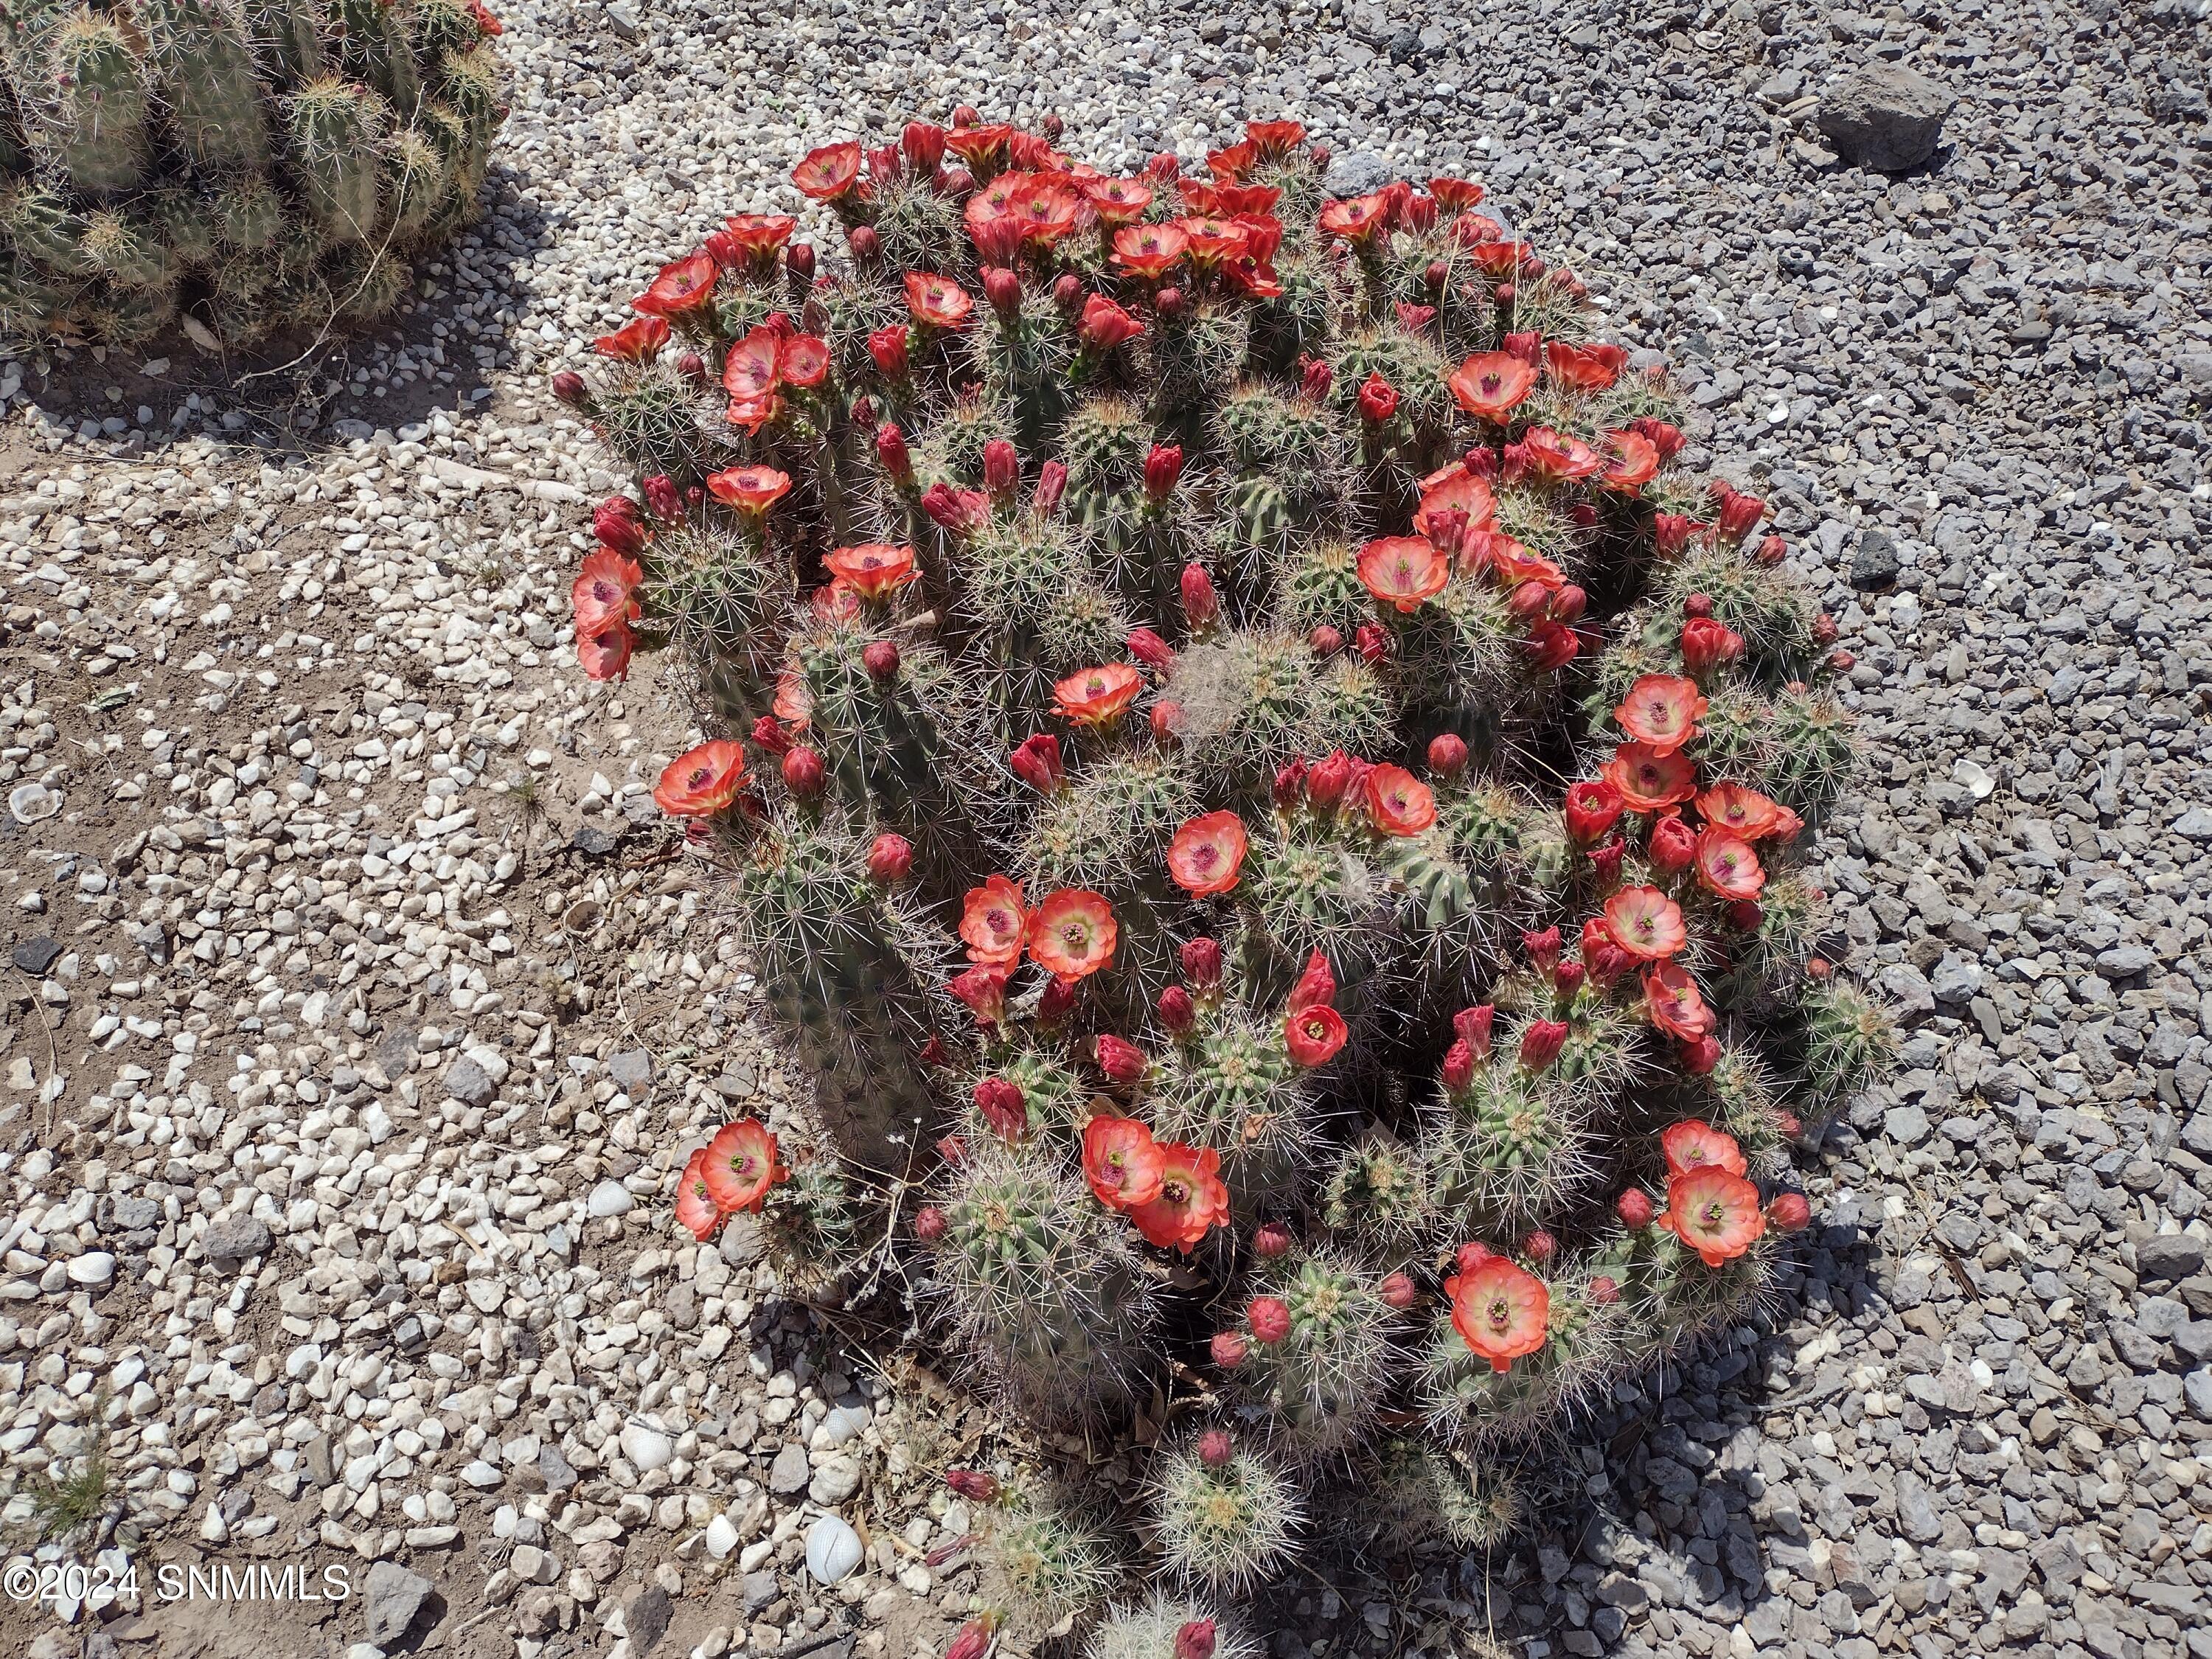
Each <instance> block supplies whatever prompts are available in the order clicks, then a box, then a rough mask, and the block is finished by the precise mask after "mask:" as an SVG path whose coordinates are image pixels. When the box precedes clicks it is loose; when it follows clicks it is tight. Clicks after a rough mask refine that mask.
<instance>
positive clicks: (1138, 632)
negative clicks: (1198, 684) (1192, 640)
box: [1122, 628, 1175, 668]
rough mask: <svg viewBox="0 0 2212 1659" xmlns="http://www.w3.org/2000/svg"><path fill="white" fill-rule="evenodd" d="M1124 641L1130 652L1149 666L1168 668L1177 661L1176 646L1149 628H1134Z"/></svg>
mask: <svg viewBox="0 0 2212 1659" xmlns="http://www.w3.org/2000/svg"><path fill="white" fill-rule="evenodd" d="M1122 643H1123V644H1124V645H1125V646H1127V648H1128V652H1129V654H1130V655H1131V656H1133V657H1134V658H1135V659H1137V660H1138V661H1139V662H1140V663H1142V664H1144V665H1145V666H1146V667H1147V668H1166V667H1169V666H1170V665H1172V664H1173V663H1174V661H1175V650H1174V647H1171V646H1170V645H1169V644H1168V642H1167V641H1165V640H1164V639H1162V638H1161V637H1160V636H1159V635H1157V634H1155V633H1154V632H1152V629H1149V628H1133V629H1130V630H1129V636H1128V638H1127V640H1125V641H1122Z"/></svg>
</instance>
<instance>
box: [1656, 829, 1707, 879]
mask: <svg viewBox="0 0 2212 1659" xmlns="http://www.w3.org/2000/svg"><path fill="white" fill-rule="evenodd" d="M1650 853H1651V864H1652V867H1653V868H1654V869H1656V870H1658V871H1660V872H1662V873H1663V874H1666V875H1670V876H1671V875H1673V874H1674V873H1675V872H1677V871H1680V870H1686V869H1688V868H1689V867H1690V861H1691V860H1692V859H1694V858H1696V857H1697V856H1698V832H1697V831H1696V830H1694V829H1691V828H1690V826H1689V825H1688V824H1687V823H1685V822H1684V821H1683V820H1682V819H1681V818H1680V817H1664V818H1662V819H1660V820H1659V822H1658V823H1655V824H1653V825H1652V826H1651V848H1650Z"/></svg>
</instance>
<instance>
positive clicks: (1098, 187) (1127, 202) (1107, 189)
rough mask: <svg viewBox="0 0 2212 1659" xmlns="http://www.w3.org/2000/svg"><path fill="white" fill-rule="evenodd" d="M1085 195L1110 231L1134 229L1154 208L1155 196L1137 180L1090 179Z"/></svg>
mask: <svg viewBox="0 0 2212 1659" xmlns="http://www.w3.org/2000/svg"><path fill="white" fill-rule="evenodd" d="M1083 195H1084V198H1085V200H1086V201H1088V202H1089V203H1090V204H1091V207H1092V209H1093V210H1095V211H1096V212H1097V215H1098V222H1099V223H1100V224H1102V225H1104V226H1106V227H1107V228H1109V229H1118V228H1121V226H1124V225H1133V224H1134V223H1136V222H1137V221H1138V220H1139V219H1141V218H1143V217H1144V216H1145V210H1146V208H1148V207H1150V206H1152V191H1150V190H1149V189H1147V188H1146V185H1144V183H1143V182H1142V181H1141V180H1139V179H1085V180H1084V182H1083Z"/></svg>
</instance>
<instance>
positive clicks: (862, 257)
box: [845, 225, 884, 265]
mask: <svg viewBox="0 0 2212 1659" xmlns="http://www.w3.org/2000/svg"><path fill="white" fill-rule="evenodd" d="M845 241H846V245H847V246H849V247H850V248H851V249H852V250H853V260H854V264H863V265H872V264H875V262H876V261H877V259H878V258H880V257H881V256H882V254H883V251H884V239H883V238H882V237H880V236H878V235H877V234H876V228H875V227H874V226H873V225H854V227H853V228H852V229H851V230H850V231H848V233H846V236H845Z"/></svg>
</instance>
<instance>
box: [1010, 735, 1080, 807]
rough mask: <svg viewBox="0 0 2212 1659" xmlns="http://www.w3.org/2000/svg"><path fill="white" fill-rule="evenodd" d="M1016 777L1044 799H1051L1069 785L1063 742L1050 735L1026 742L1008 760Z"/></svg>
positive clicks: (1025, 739) (1037, 736) (1025, 740)
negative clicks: (1046, 796)
mask: <svg viewBox="0 0 2212 1659" xmlns="http://www.w3.org/2000/svg"><path fill="white" fill-rule="evenodd" d="M1007 763H1008V764H1009V765H1011V766H1012V768H1013V769H1014V775H1015V776H1016V777H1018V778H1019V779H1020V780H1021V781H1023V782H1024V783H1026V784H1027V785H1029V787H1030V788H1032V789H1034V790H1036V792H1037V793H1039V794H1041V795H1049V794H1052V793H1054V792H1055V791H1056V790H1058V789H1059V787H1060V785H1061V784H1063V783H1065V782H1066V781H1067V768H1066V765H1065V764H1064V763H1062V762H1061V760H1060V739H1059V738H1056V737H1054V735H1053V734H1052V733H1051V732H1038V733H1037V734H1036V736H1035V737H1032V738H1024V739H1023V741H1022V744H1021V746H1020V747H1019V748H1018V749H1017V750H1014V752H1013V753H1012V755H1010V756H1008V757H1007Z"/></svg>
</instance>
